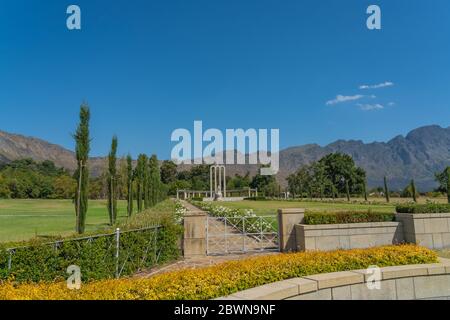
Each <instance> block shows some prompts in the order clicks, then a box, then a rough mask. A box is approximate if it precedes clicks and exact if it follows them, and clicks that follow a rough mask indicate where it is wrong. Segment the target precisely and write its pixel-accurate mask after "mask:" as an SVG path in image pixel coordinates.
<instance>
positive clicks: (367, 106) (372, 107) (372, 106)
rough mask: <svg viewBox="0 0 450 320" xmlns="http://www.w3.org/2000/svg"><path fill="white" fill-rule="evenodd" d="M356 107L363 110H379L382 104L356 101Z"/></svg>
mask: <svg viewBox="0 0 450 320" xmlns="http://www.w3.org/2000/svg"><path fill="white" fill-rule="evenodd" d="M358 107H359V108H360V109H361V110H363V111H372V110H381V109H384V106H383V105H382V104H379V103H375V104H361V103H358Z"/></svg>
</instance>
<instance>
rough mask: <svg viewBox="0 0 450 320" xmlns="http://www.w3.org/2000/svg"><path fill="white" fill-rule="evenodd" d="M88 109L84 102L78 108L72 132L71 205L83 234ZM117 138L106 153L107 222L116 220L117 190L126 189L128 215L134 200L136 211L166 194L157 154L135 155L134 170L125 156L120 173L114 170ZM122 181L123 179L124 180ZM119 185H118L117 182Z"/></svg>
mask: <svg viewBox="0 0 450 320" xmlns="http://www.w3.org/2000/svg"><path fill="white" fill-rule="evenodd" d="M89 122H90V109H89V106H88V105H87V104H82V105H81V107H80V120H79V124H78V127H77V130H76V132H75V134H74V135H73V137H74V139H75V144H76V146H75V155H76V160H77V169H76V171H75V174H74V179H75V180H76V188H75V196H74V204H75V212H76V231H77V232H78V233H84V230H85V224H86V214H87V209H88V199H89V182H90V179H89V161H88V160H89V151H90V142H91V138H90V132H89ZM118 144H119V141H118V138H117V136H113V137H112V140H111V148H110V152H109V154H108V167H107V172H106V174H105V175H106V177H105V178H106V179H105V180H106V182H107V185H106V198H107V208H108V214H109V222H110V225H114V224H115V223H116V221H117V200H118V198H119V196H120V192H121V190H122V192H123V189H125V192H124V193H123V195H125V198H126V200H127V215H128V217H130V216H131V215H132V214H133V213H134V212H135V210H133V203H134V202H135V200H136V202H137V208H136V209H137V210H136V212H137V213H139V212H142V211H143V210H145V209H148V208H150V207H152V206H154V205H156V204H157V203H158V202H160V201H161V200H163V199H164V198H165V197H166V188H165V187H164V185H163V183H162V182H161V174H160V168H159V162H158V158H157V157H156V155H152V156H151V157H148V156H147V155H145V154H140V155H139V156H138V160H137V165H136V166H135V168H134V169H133V163H132V158H131V155H128V156H127V158H126V164H124V165H123V166H122V168H123V170H122V175H119V174H118V170H117V148H118ZM124 180H126V182H125V183H124ZM120 182H122V183H121V186H119V183H120Z"/></svg>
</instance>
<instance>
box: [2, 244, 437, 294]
mask: <svg viewBox="0 0 450 320" xmlns="http://www.w3.org/2000/svg"><path fill="white" fill-rule="evenodd" d="M437 261H438V260H437V255H436V253H435V252H433V251H431V250H429V249H426V248H422V247H418V246H415V245H399V246H385V247H378V248H370V249H353V250H337V251H332V252H318V251H315V252H301V253H290V254H278V255H266V256H260V257H254V258H248V259H245V260H238V261H230V262H225V263H222V264H219V265H215V266H211V267H206V268H200V269H185V270H179V271H174V272H169V273H164V274H160V275H156V276H153V277H151V278H139V279H136V278H135V279H119V280H104V281H98V282H92V283H88V284H82V286H81V289H80V290H69V289H67V288H66V284H65V283H64V282H60V283H51V284H45V283H41V284H20V285H14V284H13V283H11V282H5V283H3V284H0V299H37V300H44V299H51V300H66V299H80V300H81V299H101V300H137V299H140V300H145V299H147V300H158V299H159V300H169V299H177V300H185V299H212V298H217V297H221V296H226V295H229V294H232V293H235V292H237V291H241V290H245V289H249V288H252V287H256V286H260V285H263V284H267V283H271V282H275V281H280V280H285V279H289V278H294V277H303V276H307V275H312V274H319V273H328V272H337V271H348V270H355V269H365V268H367V267H369V266H371V265H377V266H378V267H386V266H395V265H407V264H421V263H435V262H437Z"/></svg>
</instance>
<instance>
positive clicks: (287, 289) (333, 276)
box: [216, 258, 450, 300]
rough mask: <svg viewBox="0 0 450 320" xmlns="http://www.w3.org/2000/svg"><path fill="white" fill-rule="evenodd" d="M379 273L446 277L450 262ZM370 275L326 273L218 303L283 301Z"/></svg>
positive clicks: (364, 279)
mask: <svg viewBox="0 0 450 320" xmlns="http://www.w3.org/2000/svg"><path fill="white" fill-rule="evenodd" d="M380 270H381V280H388V279H400V278H406V277H420V276H434V275H444V274H450V260H449V259H444V258H439V263H431V264H414V265H404V266H392V267H383V268H380ZM368 276H369V274H367V270H366V269H362V270H352V271H341V272H332V273H323V274H317V275H311V276H305V277H301V278H293V279H287V280H283V281H278V282H273V283H269V284H265V285H262V286H259V287H255V288H251V289H247V290H243V291H240V292H236V293H233V294H231V295H229V296H225V297H221V298H218V299H216V300H281V299H287V298H290V297H293V296H297V295H301V294H305V293H311V292H315V291H318V290H320V289H325V288H336V287H341V286H348V285H353V284H360V283H367V281H368Z"/></svg>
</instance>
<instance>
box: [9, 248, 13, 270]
mask: <svg viewBox="0 0 450 320" xmlns="http://www.w3.org/2000/svg"><path fill="white" fill-rule="evenodd" d="M8 253H9V258H8V271H11V264H12V254H13V251H12V250H8Z"/></svg>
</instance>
